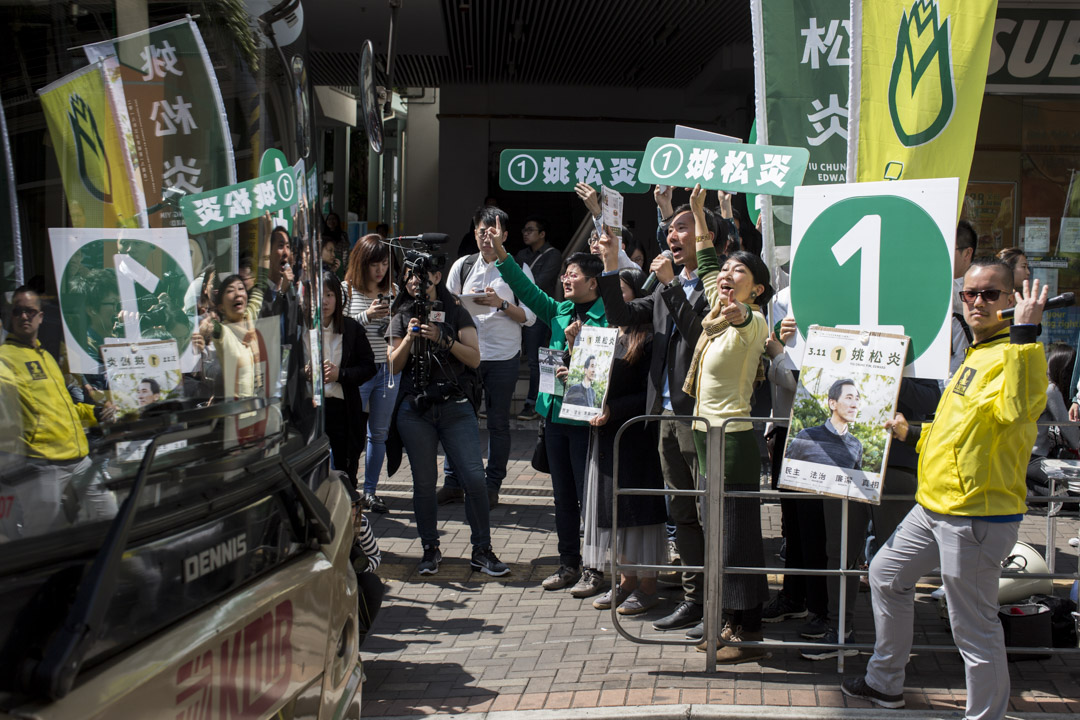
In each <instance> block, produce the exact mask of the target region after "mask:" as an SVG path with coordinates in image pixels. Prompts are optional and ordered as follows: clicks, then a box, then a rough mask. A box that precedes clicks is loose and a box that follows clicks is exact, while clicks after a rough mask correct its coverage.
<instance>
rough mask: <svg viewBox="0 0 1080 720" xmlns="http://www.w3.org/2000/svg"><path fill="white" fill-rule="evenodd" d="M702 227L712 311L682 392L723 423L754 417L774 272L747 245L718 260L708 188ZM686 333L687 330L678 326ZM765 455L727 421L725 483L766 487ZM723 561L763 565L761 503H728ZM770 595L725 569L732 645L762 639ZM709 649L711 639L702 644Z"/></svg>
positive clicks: (742, 657) (734, 655) (699, 441)
mask: <svg viewBox="0 0 1080 720" xmlns="http://www.w3.org/2000/svg"><path fill="white" fill-rule="evenodd" d="M690 206H691V209H692V211H693V213H694V221H695V224H696V232H697V258H698V269H697V272H698V277H699V278H700V279H701V282H702V284H703V285H704V287H705V292H706V295H707V296H708V298H709V305H710V307H711V308H712V309H711V310H710V311H709V314H708V316H707V317H706V318H705V319H704V320H702V321H701V325H702V330H703V332H702V333H701V336H700V338H699V339H698V343H697V346H696V347H695V348H694V358H693V360H692V361H691V364H690V370H689V372H687V377H686V384H685V385H684V387H683V390H684V391H686V393H687V394H688V395H691V396H693V397H695V398H696V399H697V405H696V408H695V410H694V414H695V415H698V416H700V417H703V418H705V419H707V420H708V421H709V423H710V424H711V426H712V427H718V426H720V425H721V424H722V423H723V422H724V421H725V420H727V419H728V418H733V417H748V416H749V415H750V398H751V395H752V394H753V391H754V382H755V380H756V379H757V378H758V376H759V373H760V372H761V355H762V352H763V350H764V347H765V340H766V338H768V335H769V330H768V323H767V322H766V321H765V317H764V315H762V312H761V310H760V309H759V308H760V307H765V305H766V303H768V301H769V298H770V297H771V296H772V288H771V287H770V285H769V270H768V268H767V267H766V266H765V263H764V262H762V260H761V258H760V257H758V256H756V255H754V254H753V253H749V252H746V251H743V250H739V251H736V252H734V253H732V254H731V255H730V256H729V257H727V258H726V259H724V261H723V265H721V264H720V262H719V260H718V258H717V255H716V250H715V249H714V248H713V245H712V241H711V238H710V236H709V234H708V227H707V226H706V222H705V212H704V207H705V191H704V190H702V189H701V186H700V185H699V186H697V187H695V188H694V191H693V193H692V194H691V196H690ZM680 330H682V328H680ZM694 442H695V444H696V445H697V452H698V467H701V468H704V467H705V456H706V453H705V449H706V434H705V426H704V424H703V423H699V424H698V426H696V427H695V428H694ZM760 476H761V457H760V455H759V453H758V445H757V441H756V439H755V438H754V431H753V428H752V426H751V424H750V423H748V422H735V423H729V424H728V425H727V429H726V432H725V435H724V487H725V488H727V489H728V490H755V489H757V488H758V487H759V485H760V482H761V481H760ZM723 512H724V525H723V527H724V542H723V547H724V553H723V555H724V558H723V559H724V566H725V567H729V566H737V565H743V566H757V567H761V566H764V564H765V553H764V550H763V548H762V543H761V510H760V507H759V506H758V502H757V500H752V499H735V498H729V499H726V500H725V501H724V508H723ZM767 599H768V585H767V582H766V580H765V577H764V576H763V575H731V574H725V577H724V583H723V598H722V602H723V608H724V614H725V622H724V626H723V629H722V630H721V633H720V637H721V638H723V639H724V640H727V641H730V642H737V641H752V640H761V639H762V635H761V608H762V603H763V602H764V601H765V600H767ZM698 647H699V649H701V650H704V649H705V644H704V643H702V644H701V645H699V646H698ZM763 656H765V652H764V651H761V650H758V649H756V648H738V647H721V648H720V649H719V650H718V651H717V653H716V661H717V662H718V663H721V664H728V665H734V664H736V663H742V662H748V661H751V660H757V659H759V658H761V657H763Z"/></svg>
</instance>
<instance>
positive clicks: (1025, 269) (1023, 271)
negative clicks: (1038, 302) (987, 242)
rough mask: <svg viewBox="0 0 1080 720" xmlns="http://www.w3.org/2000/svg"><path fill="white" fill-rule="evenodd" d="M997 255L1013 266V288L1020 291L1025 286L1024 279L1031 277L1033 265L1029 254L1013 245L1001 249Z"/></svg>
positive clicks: (999, 258)
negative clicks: (1029, 262)
mask: <svg viewBox="0 0 1080 720" xmlns="http://www.w3.org/2000/svg"><path fill="white" fill-rule="evenodd" d="M997 257H998V260H1001V261H1002V262H1004V263H1005V264H1006V265H1008V266H1009V267H1011V268H1012V271H1013V288H1014V289H1015V290H1016V291H1017V292H1020V290H1021V289H1022V288H1023V287H1024V281H1025V280H1030V279H1031V266H1030V265H1028V258H1027V255H1026V254H1025V253H1024V251H1023V250H1021V249H1020V248H1017V247H1011V248H1005V249H1004V250H1001V251H999V252H998V254H997Z"/></svg>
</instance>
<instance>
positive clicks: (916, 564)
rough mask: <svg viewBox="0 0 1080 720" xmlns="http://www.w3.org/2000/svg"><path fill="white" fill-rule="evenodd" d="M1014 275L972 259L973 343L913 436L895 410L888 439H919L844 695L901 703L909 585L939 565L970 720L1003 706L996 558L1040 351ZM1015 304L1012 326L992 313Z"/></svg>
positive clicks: (1015, 518)
mask: <svg viewBox="0 0 1080 720" xmlns="http://www.w3.org/2000/svg"><path fill="white" fill-rule="evenodd" d="M1012 287H1013V283H1012V271H1011V270H1010V269H1009V267H1008V266H1007V265H1005V264H1004V263H1002V262H1000V261H997V260H984V261H976V262H975V263H973V264H972V266H971V268H970V269H969V270H968V272H967V273H966V274H965V275H964V289H963V291H962V292H961V299H962V300H963V303H964V319H965V320H966V321H967V323H968V326H969V327H970V328H971V331H972V336H973V338H972V339H973V343H972V345H971V347H970V348H969V349H968V350H967V357H966V358H965V360H964V362H963V364H962V365H961V366H960V368H959V369H958V370H957V372H956V374H955V375H953V377H952V379H951V380H950V381H949V384H948V385H947V386H946V388H945V392H944V394H943V395H942V396H941V401H940V402H939V403H938V407H937V413H936V415H935V417H934V421H933V423H927V424H924V425H923V427H922V431H921V433H920V432H918V431H916V429H915V428H913V427H909V426H908V423H907V421H906V420H905V419H904V416H903V415H901V414H899V413H898V414H897V415H896V417H895V418H894V419H893V420H890V421H889V422H887V423H886V427H887V428H889V429H891V430H892V433H893V435H894V437H896V438H897V439H898V440H901V441H903V442H907V443H917V445H916V449H917V450H918V451H919V489H918V492H917V493H916V495H915V499H916V505H915V507H914V508H913V509H912V510H911V512H910V513H908V515H907V517H906V518H905V519H904V520H903V522H902V523H901V524H900V527H898V528H897V529H896V532H895V533H893V536H892V537H891V538H889V541H888V543H887V544H886V546H885V547H884V548H882V549H881V550H880V551H878V553H877V554H876V555H875V556H874V559H873V561H872V562H871V564H870V589H871V593H872V598H873V605H874V627H875V630H876V631H877V639H876V642H875V645H874V655H873V657H872V658H870V662H869V664H868V665H867V668H866V675H865V676H864V677H849V678H845V679H844V681H843V683H842V684H841V688H842V690H843V691H844V694H846V695H849V696H852V697H860V698H863V699H866V700H869V701H871V702H873V703H875V704H877V705H880V706H882V707H888V708H899V707H903V706H904V695H903V690H904V667H905V666H906V665H907V662H908V655H909V654H910V652H911V643H912V620H913V618H914V614H915V608H914V596H915V583H916V582H917V581H918V579H919V578H920V577H922V576H923V575H926V574H928V573H931V572H933V571H934V568H936V567H940V568H941V578H942V582H943V584H944V586H945V596H946V598H947V599H948V603H949V621H950V624H951V625H952V632H953V639H954V640H955V641H956V646H957V648H959V650H960V655H961V656H962V657H963V659H964V664H965V666H966V675H967V691H968V693H967V695H968V697H967V712H966V715H965V717H966V718H967V719H968V720H976V719H978V720H998V719H999V718H1003V717H1004V716H1005V711H1006V709H1007V708H1008V705H1009V669H1008V666H1007V665H1006V658H1005V641H1004V636H1003V634H1002V632H1001V626H1000V623H999V621H998V617H997V614H998V602H997V594H998V580H999V579H1000V577H1001V561H1002V560H1003V559H1004V558H1005V556H1006V555H1007V554H1008V553H1009V551H1010V550H1012V548H1013V546H1014V545H1015V544H1016V536H1017V532H1018V530H1019V528H1020V520H1021V519H1022V518H1023V514H1024V512H1025V511H1026V510H1027V506H1026V504H1025V502H1024V498H1025V496H1026V488H1025V483H1024V476H1025V470H1026V468H1027V463H1028V457H1029V456H1030V454H1031V448H1032V446H1033V445H1034V444H1035V434H1036V429H1035V421H1036V420H1037V419H1038V417H1039V415H1040V414H1041V413H1042V411H1043V408H1044V407H1045V405H1046V384H1047V377H1046V356H1045V354H1044V352H1043V349H1042V346H1041V345H1039V344H1038V343H1037V342H1036V341H1035V338H1036V332H1037V327H1038V324H1039V322H1040V321H1041V320H1042V313H1043V306H1044V305H1045V304H1046V295H1047V291H1046V288H1043V289H1042V292H1041V293H1040V292H1039V281H1038V280H1036V281H1034V283H1032V285H1031V287H1030V288H1029V286H1028V281H1026V280H1025V281H1024V288H1023V291H1022V292H1016V293H1014V292H1013V291H1012ZM1013 306H1015V307H1016V314H1015V324H1013V325H1012V327H1009V321H1008V320H999V319H998V311H999V310H1004V309H1005V308H1009V307H1013Z"/></svg>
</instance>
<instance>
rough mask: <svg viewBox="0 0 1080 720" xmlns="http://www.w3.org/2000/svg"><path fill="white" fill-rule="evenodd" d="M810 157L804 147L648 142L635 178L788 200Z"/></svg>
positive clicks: (648, 181)
mask: <svg viewBox="0 0 1080 720" xmlns="http://www.w3.org/2000/svg"><path fill="white" fill-rule="evenodd" d="M809 159H810V153H809V152H808V151H807V150H806V148H798V147H781V146H776V145H748V144H743V143H720V142H709V141H707V140H676V139H675V138H653V139H652V140H650V141H649V145H648V147H647V148H646V149H645V159H644V160H643V161H642V167H641V172H640V173H639V176H640V178H641V180H643V181H645V182H647V183H650V184H655V185H674V186H675V187H693V186H694V185H697V184H700V185H701V187H703V188H705V189H707V190H726V191H728V192H753V193H757V194H758V195H784V196H788V197H790V196H791V195H793V194H794V193H795V188H796V187H798V186H799V185H802V180H803V175H804V174H805V173H806V163H807V161H808V160H809Z"/></svg>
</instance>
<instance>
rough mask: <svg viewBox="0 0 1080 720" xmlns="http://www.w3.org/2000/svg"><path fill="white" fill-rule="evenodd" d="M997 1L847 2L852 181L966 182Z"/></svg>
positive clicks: (972, 151) (962, 184)
mask: <svg viewBox="0 0 1080 720" xmlns="http://www.w3.org/2000/svg"><path fill="white" fill-rule="evenodd" d="M996 13H997V0H851V94H850V106H849V118H848V135H849V141H848V181H849V182H867V181H875V180H900V179H904V180H915V179H926V178H947V177H959V178H960V197H958V198H957V208H958V209H959V207H960V203H961V202H962V201H963V194H964V188H965V187H967V178H968V173H969V172H970V170H971V158H972V155H973V154H974V152H975V135H976V133H977V132H978V129H979V112H980V111H981V109H982V101H983V91H984V89H985V86H986V70H987V65H988V63H989V60H990V45H991V41H992V39H993V32H994V16H995V14H996Z"/></svg>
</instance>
